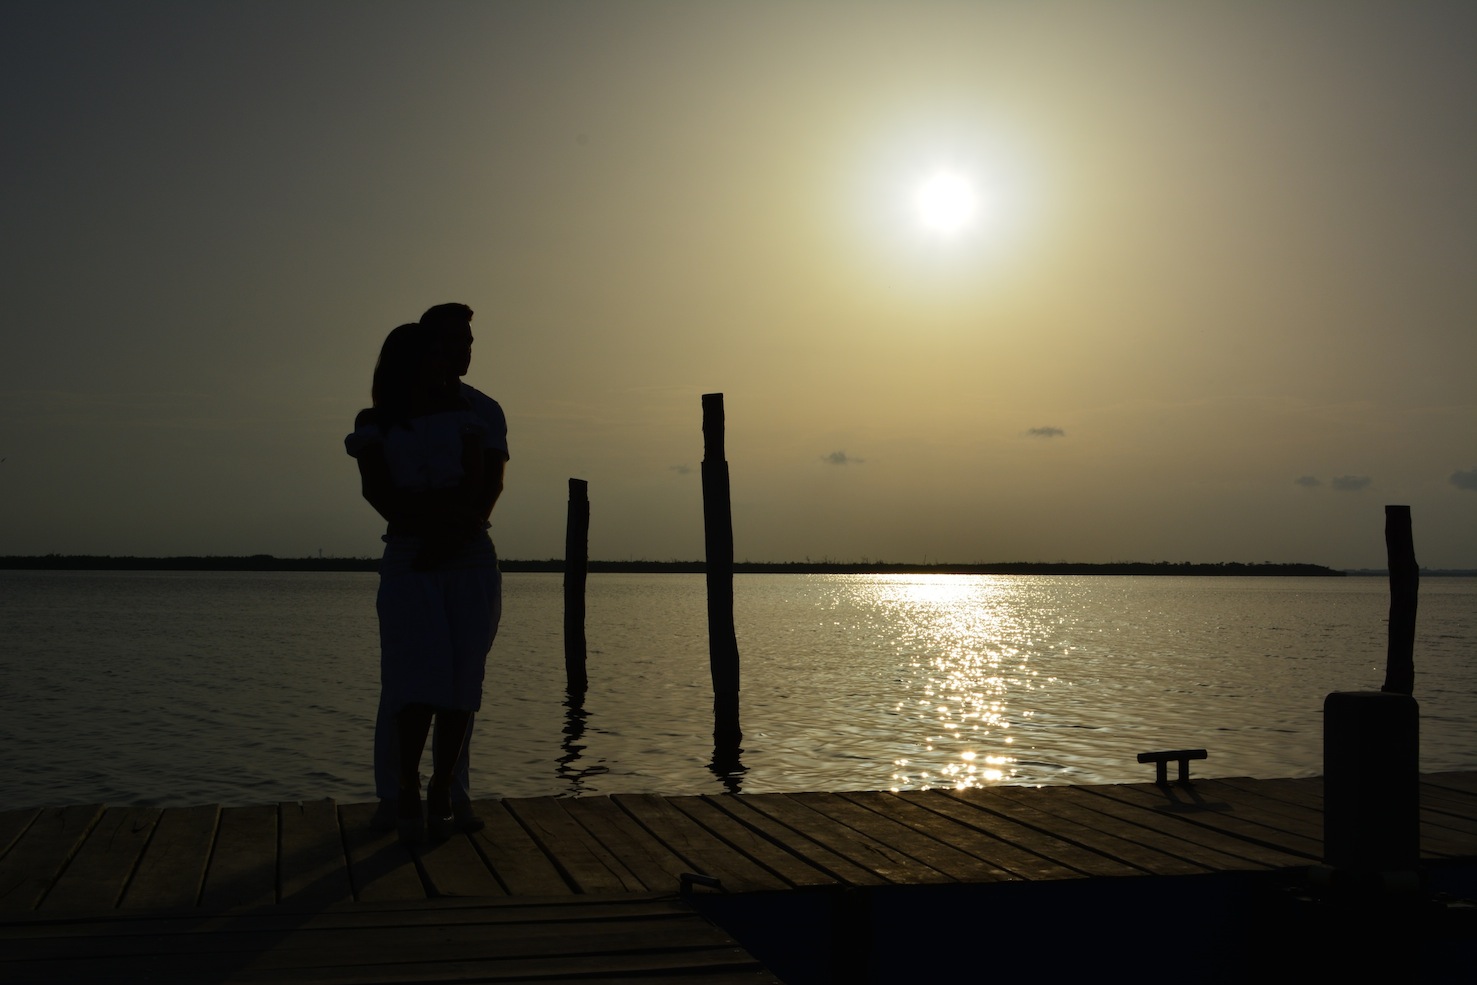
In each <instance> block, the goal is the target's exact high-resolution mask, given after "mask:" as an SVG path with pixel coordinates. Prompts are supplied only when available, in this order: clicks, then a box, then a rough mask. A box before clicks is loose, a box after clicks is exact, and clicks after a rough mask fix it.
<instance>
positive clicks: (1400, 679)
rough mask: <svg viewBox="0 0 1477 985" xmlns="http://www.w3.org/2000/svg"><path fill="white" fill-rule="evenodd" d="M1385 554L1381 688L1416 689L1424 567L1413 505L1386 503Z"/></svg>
mask: <svg viewBox="0 0 1477 985" xmlns="http://www.w3.org/2000/svg"><path fill="white" fill-rule="evenodd" d="M1385 555H1386V557H1387V559H1388V561H1387V563H1388V565H1389V568H1390V648H1389V650H1388V651H1387V653H1386V656H1385V683H1384V686H1383V687H1381V688H1380V690H1381V691H1389V692H1391V693H1392V694H1414V693H1415V612H1416V602H1417V599H1418V597H1419V594H1420V587H1421V569H1420V566H1419V565H1417V564H1416V561H1415V538H1414V537H1413V536H1412V534H1411V532H1410V507H1409V506H1386V507H1385Z"/></svg>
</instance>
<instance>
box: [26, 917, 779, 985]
mask: <svg viewBox="0 0 1477 985" xmlns="http://www.w3.org/2000/svg"><path fill="white" fill-rule="evenodd" d="M570 899H571V902H572V903H573V904H575V905H573V906H571V907H570V908H569V911H568V912H567V911H566V908H564V907H562V906H558V905H537V906H514V907H501V906H491V907H486V906H474V907H466V908H458V909H455V910H443V909H439V908H436V907H435V903H434V902H427V903H423V904H420V905H419V907H418V908H417V909H415V910H408V911H400V910H382V909H375V908H373V907H372V906H356V907H355V908H353V909H352V910H349V911H345V910H338V911H337V912H334V913H332V914H329V915H328V916H331V918H332V919H330V920H324V919H321V918H322V917H323V916H325V915H323V914H304V915H302V916H301V918H300V919H298V920H295V921H293V920H289V921H278V922H276V924H275V925H265V924H263V923H261V922H259V921H254V920H251V919H247V918H244V917H242V918H237V917H233V916H225V917H218V918H215V919H212V920H208V921H206V920H181V919H172V920H137V921H131V923H132V924H133V927H132V928H131V930H132V932H131V933H127V934H119V933H117V932H116V929H117V924H118V923H119V922H120V921H102V922H98V923H88V922H85V921H68V922H66V923H61V922H57V921H51V922H33V923H29V924H26V925H21V926H15V925H12V926H5V927H3V928H0V941H3V942H4V945H5V946H4V948H3V949H0V955H3V956H0V977H3V978H5V979H6V980H24V981H34V982H52V981H76V980H87V981H91V980H108V981H114V982H116V981H164V982H198V981H231V982H266V981H273V982H278V981H285V982H313V983H320V985H322V983H329V982H341V983H345V985H348V983H353V982H404V981H426V982H434V981H468V980H476V981H513V980H529V979H539V980H567V979H578V980H580V981H583V982H590V981H599V980H601V979H602V978H605V979H620V978H624V980H626V981H638V980H649V979H660V980H661V981H681V980H683V979H684V977H685V978H687V979H688V980H694V981H703V982H709V983H722V982H730V981H731V982H739V981H744V982H753V981H776V979H775V978H774V977H773V976H772V975H767V974H765V973H764V972H763V968H762V966H761V965H760V964H759V963H758V962H757V961H755V960H754V959H753V958H752V957H750V956H749V955H747V954H745V953H744V952H743V951H742V949H740V948H739V947H738V945H737V944H736V942H735V941H733V939H732V938H731V937H730V936H729V935H727V934H726V933H724V932H723V931H721V930H719V929H718V928H716V927H714V926H712V925H711V924H709V923H707V922H706V921H705V920H703V919H702V918H701V917H699V916H697V915H696V914H695V913H693V912H692V911H690V910H688V909H686V908H685V907H682V906H680V905H679V904H678V903H677V902H676V901H675V900H672V899H670V898H669V899H662V900H653V899H645V898H635V899H632V898H629V897H627V898H623V899H617V900H605V901H601V902H600V903H599V904H592V903H591V902H590V901H588V900H575V899H574V898H570ZM438 918H443V919H444V922H441V921H438ZM725 976H731V977H725Z"/></svg>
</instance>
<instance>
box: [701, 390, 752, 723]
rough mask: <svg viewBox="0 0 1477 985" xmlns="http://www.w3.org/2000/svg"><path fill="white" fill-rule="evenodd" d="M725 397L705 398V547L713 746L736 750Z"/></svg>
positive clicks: (736, 695)
mask: <svg viewBox="0 0 1477 985" xmlns="http://www.w3.org/2000/svg"><path fill="white" fill-rule="evenodd" d="M723 430H724V427H723V394H721V393H705V394H703V541H704V544H705V547H706V549H707V565H706V570H707V579H708V664H709V667H710V669H711V670H712V674H713V742H714V745H715V746H717V747H719V748H724V749H736V748H737V746H738V743H739V742H740V741H741V740H742V739H743V732H742V731H740V729H739V654H738V636H737V634H736V633H735V631H734V626H733V506H732V502H731V500H730V498H729V490H728V461H727V460H726V458H725V457H724V450H723Z"/></svg>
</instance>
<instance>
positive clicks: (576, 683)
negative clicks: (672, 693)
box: [564, 479, 590, 693]
mask: <svg viewBox="0 0 1477 985" xmlns="http://www.w3.org/2000/svg"><path fill="white" fill-rule="evenodd" d="M589 566H590V496H589V483H587V482H586V481H585V480H583V479H570V480H569V518H568V521H567V523H566V524H565V528H564V676H565V679H566V681H567V682H568V683H567V687H568V689H569V690H570V691H571V692H579V693H583V692H584V690H585V689H586V688H587V687H588V686H589V678H588V677H587V676H586V673H585V653H586V647H585V580H586V576H587V573H588V571H589Z"/></svg>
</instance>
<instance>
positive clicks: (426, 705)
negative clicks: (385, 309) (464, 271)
mask: <svg viewBox="0 0 1477 985" xmlns="http://www.w3.org/2000/svg"><path fill="white" fill-rule="evenodd" d="M471 359H472V309H471V308H469V307H467V306H466V305H464V304H441V305H437V306H436V307H434V308H431V309H430V310H429V311H427V312H426V313H425V314H424V315H422V316H421V319H420V321H419V322H414V323H411V324H407V325H401V326H400V327H398V328H396V329H395V330H394V331H392V332H391V333H390V334H389V336H388V337H387V338H386V339H385V342H384V345H383V347H382V348H381V349H380V356H379V362H378V363H377V364H376V365H375V367H374V382H373V385H372V387H371V400H372V402H373V404H374V406H372V407H369V408H367V409H365V410H362V411H360V412H359V415H358V417H357V418H355V421H354V432H353V433H352V434H350V435H349V436H348V437H347V438H346V439H345V440H344V444H345V447H346V448H347V449H348V452H349V454H350V455H352V456H354V458H355V459H357V460H358V462H359V475H360V478H361V480H362V483H363V492H364V498H365V499H367V500H368V501H369V502H370V504H371V505H372V506H373V507H374V508H375V510H377V511H378V512H379V514H380V516H382V517H384V519H385V522H386V523H387V525H388V529H387V530H386V532H385V536H384V541H385V552H384V558H383V560H382V561H381V564H380V585H379V595H378V598H377V599H376V603H375V606H376V609H377V610H378V612H379V624H380V684H381V690H380V705H379V716H378V721H377V723H376V726H375V742H374V779H375V788H376V793H377V795H378V796H379V799H380V809H379V812H378V813H377V814H376V815H375V823H376V826H378V827H383V828H389V827H392V826H393V827H397V828H398V829H399V831H400V835H401V837H402V838H403V839H405V840H408V841H416V840H420V839H422V838H424V837H425V835H426V833H427V830H428V829H429V833H430V835H431V837H433V838H445V837H449V836H450V835H451V834H452V833H453V832H455V831H457V830H463V831H471V830H476V829H478V828H480V827H482V821H481V820H480V819H479V818H478V817H477V815H476V813H475V811H474V810H473V809H472V804H471V796H470V792H469V790H468V775H467V774H468V770H467V761H468V744H469V742H470V740H471V731H472V718H473V714H474V713H475V712H476V711H477V710H478V708H480V707H481V705H482V678H483V675H484V672H485V670H486V667H487V654H488V651H490V650H491V649H492V641H493V638H494V637H495V636H496V635H497V627H498V620H499V618H500V617H501V614H502V576H501V574H500V573H499V572H498V567H497V552H496V550H495V549H494V548H493V545H492V540H491V538H490V537H489V536H488V534H487V529H488V526H489V524H488V517H489V516H490V515H491V514H492V508H493V506H494V505H495V504H496V503H497V499H498V496H499V494H501V492H502V489H503V471H504V468H505V466H506V463H507V460H508V425H507V420H506V418H504V416H503V411H502V408H501V407H499V406H498V404H497V401H495V400H493V399H492V398H491V397H488V396H487V395H486V394H483V393H481V392H480V391H478V390H476V389H474V388H472V387H470V386H468V385H467V384H465V383H463V382H461V377H462V376H464V375H465V374H466V372H467V369H468V367H469V366H470V364H471ZM433 720H434V722H435V733H434V736H433V737H432V741H431V747H432V748H431V760H432V772H431V778H430V782H429V784H428V785H427V787H426V791H425V810H424V813H423V812H422V805H421V787H420V762H421V756H422V753H423V751H424V749H425V745H426V737H427V734H428V733H429V732H430V731H431V723H432V721H433Z"/></svg>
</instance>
